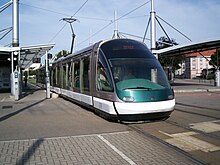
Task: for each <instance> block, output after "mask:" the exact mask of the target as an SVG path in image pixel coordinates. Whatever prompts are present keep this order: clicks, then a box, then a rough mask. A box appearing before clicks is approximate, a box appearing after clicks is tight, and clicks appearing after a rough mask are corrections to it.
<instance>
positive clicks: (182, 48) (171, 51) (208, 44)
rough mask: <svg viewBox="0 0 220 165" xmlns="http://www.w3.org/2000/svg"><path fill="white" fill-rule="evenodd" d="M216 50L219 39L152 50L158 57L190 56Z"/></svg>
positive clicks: (219, 44) (219, 45) (219, 43)
mask: <svg viewBox="0 0 220 165" xmlns="http://www.w3.org/2000/svg"><path fill="white" fill-rule="evenodd" d="M218 48H220V39H217V40H208V41H203V42H195V43H189V44H185V45H176V46H172V47H168V48H164V49H160V50H153V53H156V54H158V55H159V56H178V55H186V54H192V53H196V52H203V51H207V50H212V49H218Z"/></svg>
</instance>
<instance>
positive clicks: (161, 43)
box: [156, 36, 184, 72]
mask: <svg viewBox="0 0 220 165" xmlns="http://www.w3.org/2000/svg"><path fill="white" fill-rule="evenodd" d="M173 45H178V43H177V42H176V41H175V40H174V39H172V38H171V39H170V38H168V37H166V36H163V37H160V38H159V39H158V41H157V42H156V49H157V50H159V49H163V48H167V47H170V46H173ZM183 59H184V57H183V56H175V57H170V56H169V57H167V56H162V57H161V56H159V58H158V60H159V61H160V63H161V65H162V66H163V67H172V70H173V72H174V71H175V70H177V69H180V66H179V64H180V63H181V62H182V61H183Z"/></svg>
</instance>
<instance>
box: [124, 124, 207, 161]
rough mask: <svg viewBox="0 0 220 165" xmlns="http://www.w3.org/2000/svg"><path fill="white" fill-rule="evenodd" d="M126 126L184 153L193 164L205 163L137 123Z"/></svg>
mask: <svg viewBox="0 0 220 165" xmlns="http://www.w3.org/2000/svg"><path fill="white" fill-rule="evenodd" d="M127 127H128V128H129V129H131V130H132V131H135V132H137V133H138V134H140V135H141V136H142V137H146V138H150V139H152V140H154V141H157V142H158V143H161V144H163V145H165V146H168V147H169V148H171V149H174V150H175V151H176V152H179V153H181V154H182V155H184V156H185V157H186V158H188V159H190V160H191V161H193V162H194V163H195V164H200V165H207V163H206V162H204V161H202V160H200V159H198V158H196V157H194V156H193V155H192V154H190V153H189V152H186V151H184V150H182V149H180V148H178V147H176V146H174V145H171V144H170V143H168V142H166V141H164V140H163V139H160V138H159V137H157V136H155V135H152V134H150V133H148V132H146V131H144V130H143V129H142V128H140V127H139V126H138V125H133V124H128V125H127Z"/></svg>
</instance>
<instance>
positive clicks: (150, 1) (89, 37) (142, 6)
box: [78, 0, 151, 45]
mask: <svg viewBox="0 0 220 165" xmlns="http://www.w3.org/2000/svg"><path fill="white" fill-rule="evenodd" d="M149 2H151V0H149V1H147V2H145V3H143V4H141V5H140V6H138V7H136V8H135V9H133V10H131V11H129V12H128V13H126V14H124V15H122V16H121V17H119V18H117V19H115V20H114V21H111V22H110V23H108V24H107V25H105V26H104V27H103V28H101V29H100V30H98V31H97V32H95V33H94V34H93V35H91V36H90V37H94V36H95V35H97V34H99V33H100V32H102V31H103V30H104V29H106V28H107V27H108V26H110V25H111V24H113V23H114V22H115V21H118V20H120V19H122V18H124V17H126V16H127V15H129V14H131V13H133V12H134V11H136V10H138V9H139V8H141V7H143V6H145V5H146V4H148V3H149ZM90 37H88V38H86V39H85V40H83V41H82V42H80V43H78V45H81V44H83V43H84V42H86V41H88V40H89V39H90Z"/></svg>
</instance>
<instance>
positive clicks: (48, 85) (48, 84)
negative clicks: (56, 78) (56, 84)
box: [45, 51, 50, 99]
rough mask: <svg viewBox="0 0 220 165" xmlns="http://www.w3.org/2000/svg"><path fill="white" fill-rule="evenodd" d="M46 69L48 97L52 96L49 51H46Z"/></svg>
mask: <svg viewBox="0 0 220 165" xmlns="http://www.w3.org/2000/svg"><path fill="white" fill-rule="evenodd" d="M45 69H46V78H45V79H46V98H47V99H49V98H50V77H49V69H48V51H46V62H45Z"/></svg>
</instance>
